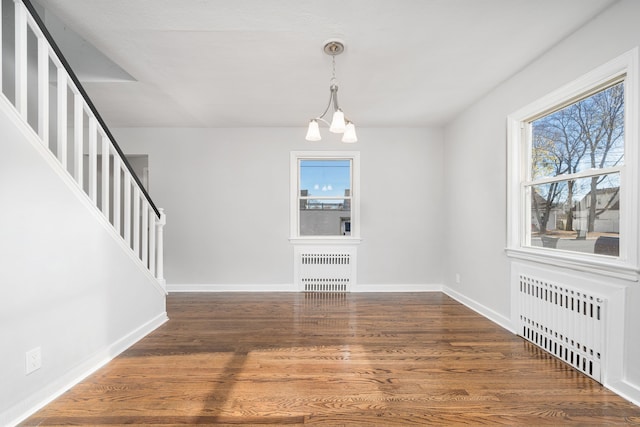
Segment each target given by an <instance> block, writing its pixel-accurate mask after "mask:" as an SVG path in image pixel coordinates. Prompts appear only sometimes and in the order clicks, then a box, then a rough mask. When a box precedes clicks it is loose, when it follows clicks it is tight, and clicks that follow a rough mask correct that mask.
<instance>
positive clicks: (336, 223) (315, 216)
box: [300, 199, 351, 236]
mask: <svg viewBox="0 0 640 427" xmlns="http://www.w3.org/2000/svg"><path fill="white" fill-rule="evenodd" d="M300 235H301V236H349V235H351V200H349V199H332V200H328V199H321V200H317V199H301V200H300Z"/></svg>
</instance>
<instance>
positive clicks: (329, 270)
mask: <svg viewBox="0 0 640 427" xmlns="http://www.w3.org/2000/svg"><path fill="white" fill-rule="evenodd" d="M354 272H355V251H354V250H350V249H348V248H345V249H328V248H327V249H324V248H323V249H316V250H310V249H307V250H300V251H297V253H296V282H297V284H298V286H299V289H300V290H302V291H303V292H349V291H350V290H351V285H352V284H353V282H354Z"/></svg>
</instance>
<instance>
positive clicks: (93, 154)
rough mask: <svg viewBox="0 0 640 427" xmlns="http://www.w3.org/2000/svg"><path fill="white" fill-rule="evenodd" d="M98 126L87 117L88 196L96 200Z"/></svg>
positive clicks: (94, 201)
mask: <svg viewBox="0 0 640 427" xmlns="http://www.w3.org/2000/svg"><path fill="white" fill-rule="evenodd" d="M97 139H98V128H97V122H96V119H95V118H93V117H91V118H89V198H91V201H92V202H93V204H94V205H95V204H96V203H97V201H98V194H97V193H98V152H97V151H98V141H97Z"/></svg>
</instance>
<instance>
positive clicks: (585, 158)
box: [531, 82, 624, 179]
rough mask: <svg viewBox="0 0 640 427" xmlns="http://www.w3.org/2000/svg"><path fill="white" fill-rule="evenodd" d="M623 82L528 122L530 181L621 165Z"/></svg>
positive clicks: (622, 154) (622, 147) (622, 152)
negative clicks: (530, 133)
mask: <svg viewBox="0 0 640 427" xmlns="http://www.w3.org/2000/svg"><path fill="white" fill-rule="evenodd" d="M623 157H624V83H623V82H621V83H618V84H616V85H614V86H611V87H609V88H607V89H605V90H602V91H600V92H598V93H596V94H594V95H591V96H589V97H588V98H585V99H582V100H580V101H578V102H576V103H574V104H571V105H569V106H567V107H565V108H563V109H562V110H559V111H556V112H554V113H551V114H549V115H547V116H544V117H542V118H540V119H537V120H535V121H533V122H532V144H531V163H532V164H531V179H537V178H541V177H546V176H558V175H563V174H572V173H576V172H580V171H584V170H587V169H601V168H607V167H613V166H617V165H621V164H622V162H623Z"/></svg>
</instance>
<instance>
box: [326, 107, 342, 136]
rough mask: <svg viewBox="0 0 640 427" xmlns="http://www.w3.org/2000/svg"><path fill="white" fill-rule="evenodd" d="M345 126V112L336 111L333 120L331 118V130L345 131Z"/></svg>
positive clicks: (336, 131) (335, 131)
mask: <svg viewBox="0 0 640 427" xmlns="http://www.w3.org/2000/svg"><path fill="white" fill-rule="evenodd" d="M344 128H345V123H344V113H343V112H342V111H340V110H337V111H336V112H335V113H333V120H331V126H330V127H329V132H333V133H343V132H344Z"/></svg>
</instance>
